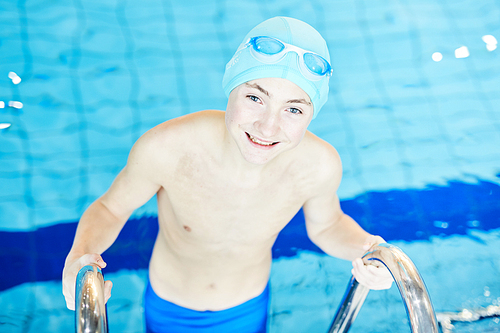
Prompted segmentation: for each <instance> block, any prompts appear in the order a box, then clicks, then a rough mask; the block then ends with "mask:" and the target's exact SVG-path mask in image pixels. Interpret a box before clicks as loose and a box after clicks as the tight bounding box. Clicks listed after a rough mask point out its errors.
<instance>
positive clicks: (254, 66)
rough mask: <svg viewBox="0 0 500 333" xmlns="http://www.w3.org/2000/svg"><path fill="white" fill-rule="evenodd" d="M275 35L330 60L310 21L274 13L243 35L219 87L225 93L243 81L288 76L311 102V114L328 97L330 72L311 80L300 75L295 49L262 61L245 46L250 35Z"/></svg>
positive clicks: (323, 43)
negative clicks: (279, 58)
mask: <svg viewBox="0 0 500 333" xmlns="http://www.w3.org/2000/svg"><path fill="white" fill-rule="evenodd" d="M258 36H267V37H274V38H277V39H279V40H281V41H282V42H285V43H288V44H291V45H293V46H297V47H300V48H302V49H304V50H307V51H310V52H314V53H317V54H319V55H320V56H322V57H323V58H325V59H326V60H327V61H328V62H329V63H330V53H329V52H328V47H327V45H326V42H325V40H324V39H323V37H321V35H320V34H319V32H318V31H316V30H315V29H314V28H313V27H311V26H310V25H309V24H307V23H305V22H302V21H300V20H297V19H293V18H289V17H274V18H271V19H269V20H266V21H264V22H262V23H261V24H259V25H257V26H256V27H255V28H253V29H252V30H251V31H250V32H249V33H248V34H247V35H246V36H245V39H244V40H243V42H242V43H241V45H240V47H239V48H238V50H237V51H236V53H235V54H234V56H233V57H232V58H231V60H230V61H229V62H228V63H227V65H226V71H225V73H224V78H223V79H222V87H223V88H224V93H225V94H226V96H227V97H229V94H230V93H231V91H232V90H233V89H234V88H236V87H237V86H239V85H240V84H242V83H245V82H248V81H251V80H256V79H262V78H268V77H274V78H283V79H287V80H290V81H291V82H293V83H295V84H296V85H297V86H299V87H300V88H301V89H302V90H304V91H305V92H306V93H307V95H309V98H310V99H311V102H312V103H313V108H314V115H313V119H314V118H316V116H317V115H318V112H319V111H320V109H321V108H322V107H323V105H324V104H325V103H326V100H327V99H328V91H329V87H328V81H329V76H327V75H325V76H324V77H322V78H321V79H320V80H318V81H311V80H308V79H307V78H305V77H304V75H302V73H301V71H300V68H299V65H298V61H297V54H296V53H295V52H288V53H287V54H286V55H285V57H283V59H281V60H280V61H278V62H276V63H272V64H265V63H262V62H260V61H259V60H257V59H255V58H254V57H253V56H252V54H251V53H250V50H249V47H244V46H245V44H246V43H247V42H248V40H249V39H250V38H252V37H258Z"/></svg>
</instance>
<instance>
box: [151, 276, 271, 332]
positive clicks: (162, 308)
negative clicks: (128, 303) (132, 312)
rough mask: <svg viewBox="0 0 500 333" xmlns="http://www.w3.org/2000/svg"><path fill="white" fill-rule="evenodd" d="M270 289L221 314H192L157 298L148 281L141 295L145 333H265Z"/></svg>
mask: <svg viewBox="0 0 500 333" xmlns="http://www.w3.org/2000/svg"><path fill="white" fill-rule="evenodd" d="M268 304H269V286H267V287H266V289H265V290H264V292H263V293H262V294H260V295H259V296H257V297H255V298H253V299H251V300H249V301H247V302H245V303H243V304H241V305H238V306H235V307H234V308H230V309H227V310H221V311H195V310H191V309H187V308H184V307H181V306H178V305H176V304H173V303H171V302H169V301H166V300H164V299H162V298H160V297H159V296H158V295H156V293H155V292H154V290H153V288H151V284H150V283H149V281H148V286H147V287H146V293H145V296H144V309H145V317H146V318H145V319H146V331H147V333H164V332H165V333H167V332H168V333H234V332H238V333H265V332H266V323H267V312H268Z"/></svg>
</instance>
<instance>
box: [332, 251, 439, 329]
mask: <svg viewBox="0 0 500 333" xmlns="http://www.w3.org/2000/svg"><path fill="white" fill-rule="evenodd" d="M363 261H364V262H365V263H366V264H370V262H373V261H376V262H380V263H382V264H383V265H384V266H385V267H387V269H388V270H389V271H390V272H391V274H392V277H393V278H394V281H395V282H396V285H397V286H398V289H399V292H400V294H401V297H402V298H403V302H404V304H405V308H406V313H407V315H408V318H409V319H410V328H411V331H412V332H413V333H438V332H439V330H438V324H437V320H436V314H435V312H434V308H433V306H432V303H431V300H430V297H429V294H428V292H427V288H426V287H425V284H424V281H423V280H422V277H421V276H420V274H419V273H418V271H417V268H416V267H415V265H414V264H413V262H412V261H411V260H410V258H409V257H408V256H407V255H406V254H404V253H403V251H401V249H399V248H398V247H397V246H394V245H391V244H387V243H384V244H379V245H376V246H374V247H373V248H371V249H370V250H369V251H368V252H367V253H366V254H365V255H364V257H363ZM368 292H369V289H368V288H367V287H364V286H362V285H360V284H359V283H358V282H357V281H356V279H354V278H351V281H350V283H349V285H348V287H347V290H346V293H345V295H344V298H343V300H342V303H341V305H340V307H339V309H338V310H337V314H336V315H335V318H334V319H333V322H332V325H331V326H330V329H329V330H328V333H345V332H347V331H348V330H349V328H350V326H351V324H352V323H353V322H354V319H356V315H357V314H358V312H359V310H360V309H361V306H362V305H363V302H364V301H365V298H366V296H367V295H368Z"/></svg>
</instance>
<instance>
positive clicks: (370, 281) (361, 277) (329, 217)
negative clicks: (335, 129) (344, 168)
mask: <svg viewBox="0 0 500 333" xmlns="http://www.w3.org/2000/svg"><path fill="white" fill-rule="evenodd" d="M338 169H340V170H341V166H339V167H338ZM340 172H341V171H340ZM340 177H341V176H340V174H339V173H338V172H333V173H330V175H329V176H328V177H326V178H325V179H323V180H324V181H322V182H321V185H319V187H318V191H317V193H318V194H317V195H316V196H315V197H312V198H310V199H309V200H307V201H306V202H305V204H304V206H303V211H304V216H305V220H306V228H307V234H308V236H309V238H310V239H311V241H312V242H313V243H315V244H316V245H317V246H318V247H319V248H320V249H322V250H323V251H324V252H325V253H327V254H329V255H331V256H334V257H337V258H341V259H346V260H350V261H352V265H353V269H352V274H353V275H354V277H355V278H356V280H358V282H359V283H361V284H362V285H364V286H366V287H368V288H370V289H375V290H381V289H389V288H390V287H391V285H392V281H393V278H392V275H391V273H390V272H389V270H388V269H387V268H386V267H385V266H383V265H382V266H380V267H377V266H375V265H365V264H364V263H363V260H362V259H361V257H362V256H363V254H364V253H365V252H366V251H368V250H369V249H370V248H371V247H372V246H374V245H377V244H380V243H385V240H384V239H383V238H382V237H380V236H375V235H371V234H369V233H367V232H366V231H365V230H363V228H361V227H360V226H359V224H358V223H357V222H356V221H354V220H353V219H352V218H351V217H350V216H348V215H346V214H344V212H343V211H342V209H341V207H340V201H339V198H338V196H337V195H336V190H337V188H338V185H339V184H340Z"/></svg>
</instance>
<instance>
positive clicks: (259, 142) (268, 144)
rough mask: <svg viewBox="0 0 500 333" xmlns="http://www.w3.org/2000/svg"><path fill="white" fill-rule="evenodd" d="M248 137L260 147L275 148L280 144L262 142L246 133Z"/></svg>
mask: <svg viewBox="0 0 500 333" xmlns="http://www.w3.org/2000/svg"><path fill="white" fill-rule="evenodd" d="M245 133H246V132H245ZM246 135H247V136H248V138H249V139H250V141H252V142H253V143H256V144H258V145H261V146H274V145H275V144H277V143H279V142H264V141H261V140H259V139H257V138H254V137H253V136H251V135H250V134H248V133H246Z"/></svg>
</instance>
